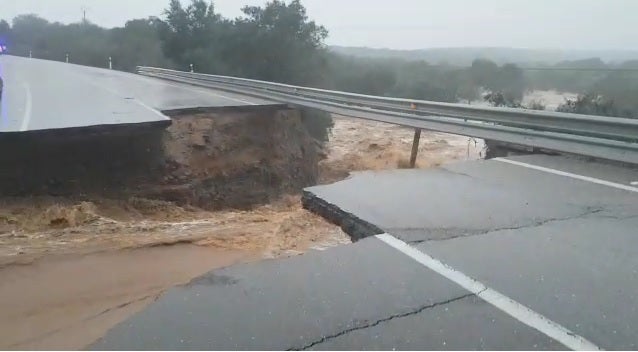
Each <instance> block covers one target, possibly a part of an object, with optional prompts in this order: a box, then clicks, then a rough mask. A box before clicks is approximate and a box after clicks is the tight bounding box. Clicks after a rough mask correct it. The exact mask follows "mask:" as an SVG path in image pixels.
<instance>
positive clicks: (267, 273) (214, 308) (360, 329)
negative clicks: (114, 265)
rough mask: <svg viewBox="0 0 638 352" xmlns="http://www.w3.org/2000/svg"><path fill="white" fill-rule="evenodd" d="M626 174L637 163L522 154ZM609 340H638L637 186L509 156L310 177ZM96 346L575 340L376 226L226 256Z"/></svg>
mask: <svg viewBox="0 0 638 352" xmlns="http://www.w3.org/2000/svg"><path fill="white" fill-rule="evenodd" d="M513 159H515V160H518V161H522V162H525V163H529V164H533V165H540V166H544V167H552V168H556V169H559V170H563V171H567V172H572V173H576V174H580V175H585V176H590V177H597V178H601V179H607V180H610V181H613V182H618V183H621V184H629V183H630V182H633V181H636V180H638V172H636V170H635V169H631V168H626V167H622V166H614V165H607V164H601V163H594V162H591V161H585V160H581V159H574V158H567V157H550V156H542V155H535V156H523V157H515V158H513ZM308 191H309V192H312V193H314V194H315V195H317V196H318V197H320V198H321V199H324V200H326V201H329V202H330V203H331V204H333V205H335V206H338V207H339V208H340V209H342V210H343V211H344V213H350V214H351V216H356V217H358V218H360V219H362V220H364V221H368V222H371V223H373V224H374V225H376V226H378V227H380V228H382V229H383V230H385V231H387V232H388V233H390V234H392V235H394V236H396V237H397V238H399V239H401V240H403V241H405V242H407V243H409V244H411V245H412V246H414V247H416V248H417V249H419V250H421V251H423V252H424V253H427V254H429V255H431V256H432V257H434V258H436V259H438V260H440V261H442V262H443V263H445V264H447V265H449V266H450V267H452V268H454V269H456V270H459V271H461V272H462V273H464V274H465V275H467V276H470V277H472V278H474V279H477V280H479V281H480V282H482V283H483V284H485V285H487V286H488V287H490V288H492V289H495V290H497V291H498V292H500V293H502V294H504V295H506V296H508V297H509V298H511V299H513V300H515V301H517V302H519V303H521V304H522V305H524V306H526V307H528V308H530V309H532V310H533V311H535V312H537V313H539V314H541V315H543V316H545V317H547V318H549V319H551V320H553V321H554V322H556V323H558V324H560V325H562V326H563V327H565V328H567V329H569V330H571V331H573V332H574V333H576V334H578V335H580V336H583V337H584V338H586V339H588V340H589V341H591V342H593V343H594V344H596V345H597V346H599V347H601V348H603V349H636V348H637V344H638V335H636V334H635V331H636V326H638V311H637V308H638V305H636V302H638V301H637V300H636V298H637V297H636V292H638V255H636V254H637V252H638V193H635V192H631V191H627V190H621V189H616V188H612V187H608V186H603V185H599V184H594V183H591V182H587V181H582V180H577V179H573V178H569V177H565V176H559V175H555V174H550V173H546V172H542V171H537V170H532V169H528V168H524V167H521V166H517V165H511V164H506V163H503V162H499V161H478V162H464V163H457V164H453V165H448V166H444V167H441V168H438V169H431V170H399V171H389V172H378V173H372V172H366V173H360V174H357V175H355V176H353V177H351V178H350V179H347V180H344V181H342V182H338V183H336V184H333V185H326V186H317V187H311V188H309V189H308ZM90 348H91V349H178V350H184V349H239V350H248V349H284V350H285V349H293V350H294V349H318V350H325V349H346V350H353V349H373V350H374V349H386V350H387V349H426V350H430V349H444V350H447V349H451V350H454V349H496V350H503V349H515V350H517V349H539V350H543V349H565V348H566V347H565V346H563V345H562V344H560V343H559V342H557V341H555V340H553V339H552V338H550V337H548V336H546V335H544V334H543V333H541V332H539V331H537V330H535V329H533V328H531V327H529V326H527V325H525V324H523V323H522V322H520V321H518V320H517V319H515V318H513V317H512V316H510V315H508V314H506V313H505V312H503V311H501V310H499V309H497V308H495V307H494V306H492V305H491V304H489V303H487V302H485V301H483V300H482V299H481V298H479V297H477V296H475V295H473V294H472V293H470V292H469V291H466V290H465V289H463V288H461V287H460V286H458V285H456V284H455V283H453V282H452V281H450V280H448V279H447V278H445V277H443V276H441V275H439V274H437V273H435V272H433V271H431V270H430V269H428V268H426V267H424V266H422V265H420V264H419V263H417V262H416V261H414V260H413V259H411V258H409V257H408V256H406V255H404V254H403V253H402V252H399V251H398V250H396V249H394V248H392V247H389V246H388V245H386V244H385V243H383V242H381V241H380V240H379V239H377V238H375V237H370V238H367V239H364V240H361V241H359V242H356V243H354V244H352V245H346V246H341V247H337V248H332V249H328V250H326V251H318V252H311V253H308V254H306V255H303V256H297V257H292V258H287V259H280V260H268V261H264V262H260V263H253V264H246V265H239V266H233V267H230V268H225V269H222V270H216V271H213V272H211V273H209V274H207V275H205V276H203V277H201V278H199V279H196V280H194V281H193V282H192V283H191V284H189V285H186V286H182V287H176V288H174V289H171V290H170V291H168V292H166V294H164V295H163V296H162V297H161V298H160V299H158V300H157V301H156V302H155V303H153V304H151V305H150V306H149V307H148V308H147V309H146V310H144V311H142V312H141V313H139V314H137V315H135V316H134V317H132V318H130V319H129V320H127V321H125V322H123V323H121V324H120V325H118V326H116V327H115V328H114V329H113V330H111V331H110V332H109V333H108V334H107V335H106V336H105V337H104V338H103V339H101V340H99V341H97V342H96V343H95V344H93V345H92V346H90Z"/></svg>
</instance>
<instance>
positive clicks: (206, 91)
mask: <svg viewBox="0 0 638 352" xmlns="http://www.w3.org/2000/svg"><path fill="white" fill-rule="evenodd" d="M158 79H159V78H158ZM159 80H160V81H163V82H164V83H165V84H166V85H169V86H171V87H175V88H180V89H186V90H190V91H192V92H198V93H202V94H208V95H212V96H216V97H219V98H223V99H227V100H232V101H236V102H238V103H244V104H248V105H259V104H257V103H253V102H251V101H248V100H242V99H237V98H231V97H229V96H226V95H223V94H219V93H214V92H212V91H211V90H214V89H213V88H205V87H201V88H200V86H194V85H190V84H186V83H182V85H177V84H173V83H166V80H162V79H159ZM195 87H197V88H195Z"/></svg>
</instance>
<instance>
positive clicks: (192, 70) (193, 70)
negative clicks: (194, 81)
mask: <svg viewBox="0 0 638 352" xmlns="http://www.w3.org/2000/svg"><path fill="white" fill-rule="evenodd" d="M193 72H195V69H194V68H193V64H191V73H193Z"/></svg>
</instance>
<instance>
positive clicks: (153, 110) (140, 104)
mask: <svg viewBox="0 0 638 352" xmlns="http://www.w3.org/2000/svg"><path fill="white" fill-rule="evenodd" d="M78 77H80V76H78ZM79 79H81V80H83V81H85V82H86V83H88V84H91V85H93V86H95V87H97V88H99V89H102V90H105V91H107V92H109V93H111V94H113V95H115V96H116V97H118V98H122V99H124V98H125V97H123V96H122V94H120V92H118V91H116V90H115V89H111V88H109V87H106V86H103V85H101V84H97V83H95V82H93V81H90V80H88V79H84V77H81V78H79ZM128 100H131V101H132V102H134V103H135V104H137V105H139V106H141V107H143V108H144V109H147V110H150V111H151V112H153V113H154V114H156V115H158V116H160V117H161V118H162V119H164V120H170V118H169V117H168V116H166V115H164V114H162V112H161V111H159V110H157V109H155V108H153V107H151V106H148V105H146V104H145V103H143V102H142V101H141V100H139V99H137V98H130V99H128Z"/></svg>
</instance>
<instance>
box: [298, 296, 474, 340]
mask: <svg viewBox="0 0 638 352" xmlns="http://www.w3.org/2000/svg"><path fill="white" fill-rule="evenodd" d="M483 291H484V290H483ZM483 291H480V292H478V293H479V294H480V293H481V292H483ZM474 295H475V294H474V293H468V294H465V295H462V296H458V297H455V298H451V299H449V300H446V301H442V302H437V303H431V304H428V305H424V306H421V307H419V308H417V309H415V310H411V311H409V312H405V313H400V314H394V315H391V316H389V317H386V318H383V319H379V320H375V321H373V322H371V323H367V324H364V325H359V326H354V327H352V328H349V329H345V330H343V331H340V332H338V333H335V334H332V335H328V336H323V337H322V338H321V339H319V340H317V341H313V342H310V343H308V344H306V345H304V346H301V347H293V348H289V349H288V351H304V350H307V349H309V348H312V347H314V346H316V345H319V344H322V343H324V342H326V341H329V340H332V339H335V338H337V337H340V336H343V335H347V334H349V333H351V332H354V331H358V330H364V329H368V328H371V327H374V326H377V325H379V324H381V323H384V322H387V321H390V320H393V319H397V318H404V317H408V316H411V315H416V314H419V313H421V312H423V311H425V310H428V309H431V308H435V307H438V306H442V305H446V304H449V303H452V302H456V301H460V300H462V299H465V298H468V297H471V296H474Z"/></svg>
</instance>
